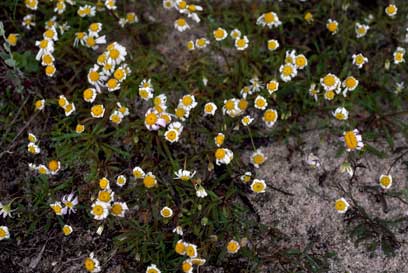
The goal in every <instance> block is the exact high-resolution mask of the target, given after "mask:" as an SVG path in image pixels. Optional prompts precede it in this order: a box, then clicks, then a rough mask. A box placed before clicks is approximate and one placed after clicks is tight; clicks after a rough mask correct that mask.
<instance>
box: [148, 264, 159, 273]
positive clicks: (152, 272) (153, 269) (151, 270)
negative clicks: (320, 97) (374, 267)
mask: <svg viewBox="0 0 408 273" xmlns="http://www.w3.org/2000/svg"><path fill="white" fill-rule="evenodd" d="M146 273H161V271H160V270H159V269H158V268H157V266H156V265H155V264H151V265H149V266H148V267H147V268H146Z"/></svg>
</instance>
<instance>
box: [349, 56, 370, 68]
mask: <svg viewBox="0 0 408 273" xmlns="http://www.w3.org/2000/svg"><path fill="white" fill-rule="evenodd" d="M352 58H353V64H354V65H356V66H357V67H358V68H359V69H361V68H362V67H363V65H364V64H366V63H367V62H368V59H367V57H364V56H363V54H361V53H359V54H353V56H352Z"/></svg>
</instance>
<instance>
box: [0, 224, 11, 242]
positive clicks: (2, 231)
mask: <svg viewBox="0 0 408 273" xmlns="http://www.w3.org/2000/svg"><path fill="white" fill-rule="evenodd" d="M9 238H10V232H9V229H8V227H6V226H0V241H1V240H4V239H9Z"/></svg>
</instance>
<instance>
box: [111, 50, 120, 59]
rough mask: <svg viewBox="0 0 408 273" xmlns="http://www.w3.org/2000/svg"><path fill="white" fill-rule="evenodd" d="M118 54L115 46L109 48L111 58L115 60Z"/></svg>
mask: <svg viewBox="0 0 408 273" xmlns="http://www.w3.org/2000/svg"><path fill="white" fill-rule="evenodd" d="M119 56H120V52H119V50H117V49H116V48H113V49H111V50H109V57H111V58H112V59H114V60H115V59H117V58H119Z"/></svg>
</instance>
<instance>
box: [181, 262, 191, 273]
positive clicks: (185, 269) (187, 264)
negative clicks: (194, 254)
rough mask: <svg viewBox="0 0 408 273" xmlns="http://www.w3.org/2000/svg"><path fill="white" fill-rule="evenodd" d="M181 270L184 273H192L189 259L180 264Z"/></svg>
mask: <svg viewBox="0 0 408 273" xmlns="http://www.w3.org/2000/svg"><path fill="white" fill-rule="evenodd" d="M181 270H182V271H183V272H184V273H192V272H193V263H192V262H191V259H187V260H185V261H183V262H182V263H181Z"/></svg>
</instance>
